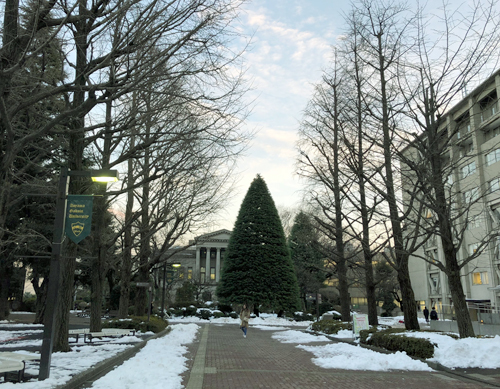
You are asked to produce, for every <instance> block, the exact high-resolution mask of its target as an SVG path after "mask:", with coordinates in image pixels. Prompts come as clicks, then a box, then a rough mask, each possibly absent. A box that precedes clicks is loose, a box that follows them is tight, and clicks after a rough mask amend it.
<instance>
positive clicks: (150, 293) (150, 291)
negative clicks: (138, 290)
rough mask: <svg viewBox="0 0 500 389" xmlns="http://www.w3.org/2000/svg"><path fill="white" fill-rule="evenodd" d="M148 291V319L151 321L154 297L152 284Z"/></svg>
mask: <svg viewBox="0 0 500 389" xmlns="http://www.w3.org/2000/svg"><path fill="white" fill-rule="evenodd" d="M148 292H149V299H148V300H149V304H148V321H149V317H150V316H151V298H152V294H153V290H152V288H151V285H150V286H149V288H148Z"/></svg>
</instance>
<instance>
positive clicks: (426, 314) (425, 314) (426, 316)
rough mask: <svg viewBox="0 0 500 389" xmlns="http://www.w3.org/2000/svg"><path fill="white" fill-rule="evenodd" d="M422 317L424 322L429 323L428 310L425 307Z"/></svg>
mask: <svg viewBox="0 0 500 389" xmlns="http://www.w3.org/2000/svg"><path fill="white" fill-rule="evenodd" d="M424 317H425V322H426V323H429V310H428V309H427V307H425V308H424Z"/></svg>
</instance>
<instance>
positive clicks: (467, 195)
mask: <svg viewBox="0 0 500 389" xmlns="http://www.w3.org/2000/svg"><path fill="white" fill-rule="evenodd" d="M478 198H479V189H478V188H474V189H471V190H468V191H467V192H464V202H465V203H466V204H469V203H471V202H473V201H476V200H477V199H478Z"/></svg>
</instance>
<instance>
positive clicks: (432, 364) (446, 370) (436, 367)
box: [304, 330, 500, 388]
mask: <svg viewBox="0 0 500 389" xmlns="http://www.w3.org/2000/svg"><path fill="white" fill-rule="evenodd" d="M304 332H307V333H309V334H312V335H323V336H325V337H327V338H328V339H330V340H332V341H334V342H338V343H347V344H350V345H351V346H361V347H363V348H366V349H369V350H372V351H376V352H378V353H382V354H394V353H395V352H394V351H389V350H386V349H384V348H380V347H375V346H370V345H367V344H363V343H356V342H354V341H352V340H347V339H342V338H336V337H334V336H331V335H327V334H322V333H319V332H316V331H309V330H304ZM408 356H409V357H410V358H412V359H415V360H417V361H420V362H423V363H425V364H427V366H429V367H430V368H431V369H434V370H437V371H442V372H444V373H447V374H450V375H454V376H458V377H460V378H463V379H466V380H469V381H473V382H479V383H481V384H485V385H489V386H493V387H495V388H500V385H499V384H497V383H493V382H490V381H487V380H483V379H481V378H478V377H471V376H469V375H467V374H465V373H461V372H458V371H455V370H452V369H450V368H448V367H446V366H443V365H441V364H440V363H437V362H430V361H426V360H425V359H421V358H417V357H412V356H411V355H408Z"/></svg>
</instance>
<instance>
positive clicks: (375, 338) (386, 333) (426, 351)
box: [360, 327, 436, 359]
mask: <svg viewBox="0 0 500 389" xmlns="http://www.w3.org/2000/svg"><path fill="white" fill-rule="evenodd" d="M402 332H406V330H405V329H403V328H400V329H396V328H395V329H388V330H383V331H379V332H377V329H376V328H374V327H372V328H370V330H362V331H360V341H361V343H364V344H367V345H370V346H375V347H381V348H384V349H386V350H389V351H405V352H406V354H407V355H409V356H411V357H417V358H423V359H427V358H432V357H433V356H434V347H435V346H436V345H435V344H434V343H432V342H430V341H429V340H428V339H422V338H413V337H409V336H404V335H400V333H402ZM369 335H371V336H369Z"/></svg>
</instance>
